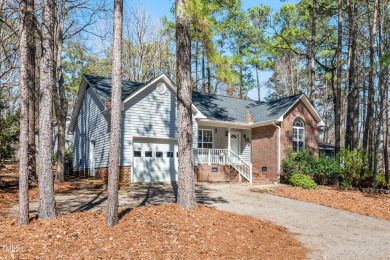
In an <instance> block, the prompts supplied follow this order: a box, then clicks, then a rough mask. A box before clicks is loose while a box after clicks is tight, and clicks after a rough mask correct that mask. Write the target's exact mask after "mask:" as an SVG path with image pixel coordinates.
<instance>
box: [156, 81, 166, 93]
mask: <svg viewBox="0 0 390 260" xmlns="http://www.w3.org/2000/svg"><path fill="white" fill-rule="evenodd" d="M156 90H157V92H158V93H159V94H161V95H162V94H164V93H165V92H166V91H167V86H165V84H164V83H161V82H160V83H158V84H157V86H156Z"/></svg>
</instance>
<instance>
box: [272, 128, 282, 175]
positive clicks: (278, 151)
mask: <svg viewBox="0 0 390 260" xmlns="http://www.w3.org/2000/svg"><path fill="white" fill-rule="evenodd" d="M272 124H273V125H274V126H275V127H276V128H277V129H278V181H280V126H278V125H276V124H275V122H273V123H272Z"/></svg>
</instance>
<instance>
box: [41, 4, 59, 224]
mask: <svg viewBox="0 0 390 260" xmlns="http://www.w3.org/2000/svg"><path fill="white" fill-rule="evenodd" d="M55 4H56V2H55V1H54V0H43V2H42V6H43V11H42V58H41V68H40V69H41V72H40V88H39V96H40V102H39V160H38V165H39V167H38V168H39V177H38V186H39V215H38V216H39V218H40V219H53V218H55V216H56V211H55V197H54V182H53V172H52V168H53V162H52V156H53V128H52V114H53V113H52V111H53V109H52V104H53V102H52V101H53V96H52V89H53V86H54V84H55V76H54V69H55V68H54V17H55V12H54V9H53V6H55Z"/></svg>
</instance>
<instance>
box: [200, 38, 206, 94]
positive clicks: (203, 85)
mask: <svg viewBox="0 0 390 260" xmlns="http://www.w3.org/2000/svg"><path fill="white" fill-rule="evenodd" d="M202 47H204V46H203V43H202ZM205 55H206V53H205V50H204V49H203V51H202V89H201V92H202V93H205V92H206V76H205V67H206V64H205Z"/></svg>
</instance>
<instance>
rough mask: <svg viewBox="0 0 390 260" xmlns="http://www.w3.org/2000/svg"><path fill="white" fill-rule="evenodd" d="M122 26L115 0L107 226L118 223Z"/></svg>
mask: <svg viewBox="0 0 390 260" xmlns="http://www.w3.org/2000/svg"><path fill="white" fill-rule="evenodd" d="M122 27H123V0H115V1H114V36H113V60H112V96H111V103H112V108H111V139H110V155H109V162H108V204H107V216H106V224H107V226H114V225H116V224H117V223H118V181H119V149H120V133H121V113H122V111H121V107H122V106H121V103H122V59H121V54H122ZM190 77H191V75H190ZM189 80H190V89H191V78H189Z"/></svg>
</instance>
